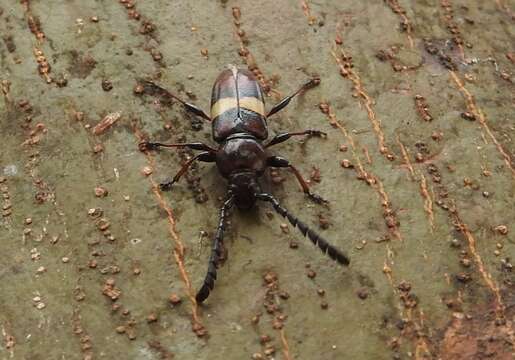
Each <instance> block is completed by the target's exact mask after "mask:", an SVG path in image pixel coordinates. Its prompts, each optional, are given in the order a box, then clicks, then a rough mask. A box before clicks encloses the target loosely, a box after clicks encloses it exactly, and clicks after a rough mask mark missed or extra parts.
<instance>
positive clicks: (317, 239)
mask: <svg viewBox="0 0 515 360" xmlns="http://www.w3.org/2000/svg"><path fill="white" fill-rule="evenodd" d="M256 198H258V199H259V200H263V201H268V202H271V203H272V206H273V207H274V209H275V211H277V212H278V213H279V214H281V216H282V217H284V218H286V219H288V221H289V222H290V224H292V225H293V226H294V227H297V228H298V229H299V230H300V232H301V233H302V234H303V235H304V236H307V237H308V238H309V240H311V242H312V243H313V244H315V245H317V246H318V247H319V248H320V250H322V252H323V253H324V254H327V255H329V257H330V258H331V259H333V260H334V261H336V262H338V263H340V264H342V265H346V266H347V265H349V263H350V260H349V258H348V257H347V256H346V255H345V254H344V253H343V252H341V251H340V250H338V249H337V248H335V247H334V246H332V245H331V244H329V243H328V242H327V241H326V240H325V239H323V238H322V237H321V236H320V235H318V234H317V233H316V232H315V231H313V230H311V229H310V228H309V227H308V226H307V225H306V224H304V223H303V222H302V221H300V220H299V219H297V218H296V217H295V216H293V215H292V214H290V213H289V212H288V210H286V209H285V208H284V207H282V206H281V205H280V204H279V202H278V201H277V199H276V198H274V197H273V196H272V195H270V194H257V195H256Z"/></svg>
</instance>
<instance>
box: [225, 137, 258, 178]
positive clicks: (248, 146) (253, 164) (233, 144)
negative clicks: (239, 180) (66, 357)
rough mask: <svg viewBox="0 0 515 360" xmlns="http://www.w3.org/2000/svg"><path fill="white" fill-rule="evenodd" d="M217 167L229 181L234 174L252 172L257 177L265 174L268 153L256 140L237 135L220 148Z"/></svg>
mask: <svg viewBox="0 0 515 360" xmlns="http://www.w3.org/2000/svg"><path fill="white" fill-rule="evenodd" d="M216 165H217V167H218V169H219V170H220V173H221V174H222V175H223V176H224V177H225V178H227V179H229V178H230V176H231V175H232V174H235V173H242V172H250V173H253V174H254V176H255V177H259V176H261V175H262V174H263V172H264V171H265V168H266V153H265V149H264V148H263V146H262V145H261V143H260V142H259V141H258V140H256V138H254V137H252V136H249V135H244V134H235V135H233V136H230V137H229V138H228V139H227V140H226V141H225V143H224V144H223V145H222V146H221V147H220V149H219V150H218V153H217V155H216Z"/></svg>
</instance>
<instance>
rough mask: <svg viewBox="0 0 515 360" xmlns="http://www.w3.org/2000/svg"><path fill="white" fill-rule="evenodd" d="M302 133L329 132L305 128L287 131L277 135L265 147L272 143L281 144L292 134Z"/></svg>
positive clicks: (313, 134)
mask: <svg viewBox="0 0 515 360" xmlns="http://www.w3.org/2000/svg"><path fill="white" fill-rule="evenodd" d="M301 135H308V136H326V135H327V134H326V133H325V132H323V131H320V130H312V129H309V130H304V131H299V132H287V133H280V134H277V135H275V136H274V137H273V138H272V140H270V142H269V143H268V144H266V145H265V147H269V146H272V145H276V144H280V143H282V142H285V141H286V140H288V139H289V138H291V137H292V136H301Z"/></svg>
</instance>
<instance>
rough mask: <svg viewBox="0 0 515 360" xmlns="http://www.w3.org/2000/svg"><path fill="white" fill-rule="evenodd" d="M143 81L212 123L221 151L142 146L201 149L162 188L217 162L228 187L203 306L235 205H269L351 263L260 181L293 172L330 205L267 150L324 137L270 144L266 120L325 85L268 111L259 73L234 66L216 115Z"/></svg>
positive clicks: (201, 295)
mask: <svg viewBox="0 0 515 360" xmlns="http://www.w3.org/2000/svg"><path fill="white" fill-rule="evenodd" d="M140 81H141V82H142V83H143V84H144V85H145V86H149V87H151V88H152V89H153V90H158V92H159V93H161V94H162V95H166V96H168V97H171V98H172V99H175V100H176V101H178V102H180V103H181V104H182V105H183V106H184V108H185V109H186V111H188V112H191V113H193V114H195V115H197V116H200V117H202V118H204V119H205V120H207V121H210V122H211V124H212V132H213V139H214V141H216V142H217V143H218V144H219V146H218V148H217V149H215V148H213V147H211V146H209V145H207V144H204V143H202V142H192V143H181V144H163V143H159V142H148V141H144V142H141V143H140V144H139V147H140V150H142V151H146V150H155V149H158V148H160V147H169V148H181V147H182V148H184V147H186V148H190V149H193V150H198V151H201V152H200V153H198V154H197V155H196V156H194V157H192V158H191V159H190V160H188V161H187V162H186V163H184V165H183V166H182V167H181V169H180V170H179V171H178V172H177V174H176V175H175V176H174V177H173V179H172V180H171V181H169V182H166V183H161V184H160V188H161V190H170V189H171V187H172V185H173V184H174V183H175V182H177V181H178V180H179V179H180V177H181V176H182V175H183V174H184V173H185V172H186V171H187V170H188V168H189V167H190V166H191V165H192V164H193V162H194V161H197V160H198V161H203V162H214V163H216V166H217V167H218V170H219V172H220V174H221V175H222V176H223V177H224V178H226V179H227V181H228V183H229V185H228V189H227V196H226V198H225V200H224V203H223V205H222V207H221V209H220V218H219V222H218V227H217V230H216V234H215V238H214V240H213V244H212V249H211V256H210V257H209V263H208V269H207V274H206V276H205V279H204V283H203V285H202V287H201V288H200V290H199V291H198V293H197V295H196V300H197V302H198V303H201V302H203V301H204V300H206V299H207V297H208V296H209V293H210V292H211V290H213V287H214V284H215V280H216V273H217V268H218V265H219V262H220V259H221V255H222V242H223V237H224V231H225V221H226V218H227V215H228V211H229V209H230V208H231V207H232V206H233V205H236V206H237V207H238V208H240V209H249V208H251V207H253V206H254V204H255V203H256V201H257V200H261V201H266V202H270V203H271V204H272V207H273V208H274V210H275V211H276V212H278V213H279V214H280V215H281V216H283V217H285V218H286V219H288V221H289V222H290V224H292V225H293V226H294V227H297V228H298V229H299V230H300V232H302V234H303V235H304V236H307V237H308V238H309V239H310V240H311V241H312V242H313V244H315V245H318V247H319V248H320V249H321V250H322V252H324V253H325V254H327V255H329V257H331V259H333V260H335V261H337V262H338V263H340V264H342V265H349V258H348V257H347V256H346V255H345V254H344V253H343V252H342V251H340V250H338V249H337V248H335V247H334V246H332V245H331V244H329V243H328V242H327V241H326V240H325V239H323V238H322V237H321V236H320V235H319V234H317V233H316V232H315V231H313V230H312V229H310V228H309V227H308V226H307V225H306V224H305V223H303V222H302V221H300V220H299V219H297V217H295V216H294V215H292V214H291V213H290V212H289V211H288V210H286V209H285V208H284V207H283V206H281V205H280V203H279V202H278V201H277V199H276V198H275V197H274V196H273V195H271V194H267V193H264V192H263V191H262V190H261V188H260V186H259V183H258V178H259V177H261V176H262V175H263V173H264V172H265V169H266V168H267V167H281V168H289V169H290V170H291V171H292V172H293V174H294V175H295V177H296V178H297V180H298V181H299V183H300V185H301V186H302V189H303V191H304V193H305V194H306V195H307V196H308V197H309V198H310V199H311V200H313V201H315V202H317V203H323V202H326V200H324V199H323V198H322V197H320V196H318V195H316V194H313V193H312V192H311V191H310V190H309V187H308V184H307V183H306V181H305V180H304V179H303V177H302V175H301V174H300V172H299V171H298V170H297V168H295V167H294V166H293V165H292V164H290V162H289V161H288V160H286V159H285V158H282V157H279V156H270V155H268V154H267V151H266V149H267V148H269V147H270V146H272V145H276V144H279V143H282V142H284V141H286V140H288V139H289V138H291V137H292V136H300V135H309V136H321V135H325V134H324V133H323V132H321V131H319V130H311V129H310V130H304V131H299V132H285V133H279V134H277V135H276V136H274V137H273V138H272V139H271V140H270V141H268V142H267V143H266V144H264V143H263V142H264V141H265V140H266V139H267V138H268V128H267V118H268V117H270V116H272V115H273V114H275V113H277V112H278V111H280V110H282V109H283V108H285V107H286V106H287V105H288V104H289V102H290V101H291V100H292V98H294V97H295V96H297V95H298V94H299V93H301V92H303V91H304V90H307V89H309V88H311V87H314V86H316V85H318V84H319V83H320V79H319V78H313V79H311V80H310V81H308V82H306V83H305V84H304V85H302V86H301V87H300V88H299V89H298V90H297V91H295V92H294V93H293V94H291V95H290V96H287V97H285V98H284V99H282V100H281V101H280V102H279V103H277V104H276V105H275V106H274V107H272V109H271V110H270V111H269V112H268V113H266V112H265V103H264V97H263V91H262V90H261V87H260V85H259V83H258V82H257V80H256V78H255V77H254V75H253V74H252V73H251V72H250V71H248V70H243V69H238V68H236V67H235V66H230V67H229V68H228V69H226V70H224V71H222V72H221V73H220V75H219V76H218V78H217V79H216V81H215V83H214V86H213V91H212V95H211V116H208V115H207V114H206V113H205V112H204V111H203V110H201V109H200V108H198V107H197V106H195V105H193V104H190V103H187V102H185V101H183V100H181V99H180V98H178V97H177V96H175V95H173V94H172V93H170V92H168V91H167V90H165V89H163V88H161V87H159V86H157V85H156V84H154V83H152V82H150V81H144V80H140Z"/></svg>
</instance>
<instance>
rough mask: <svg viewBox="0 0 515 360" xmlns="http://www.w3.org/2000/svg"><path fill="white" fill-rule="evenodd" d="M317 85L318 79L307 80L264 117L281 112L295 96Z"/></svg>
mask: <svg viewBox="0 0 515 360" xmlns="http://www.w3.org/2000/svg"><path fill="white" fill-rule="evenodd" d="M318 84H320V78H318V77H317V78H313V79H311V80H309V81H308V82H307V83H305V84H304V85H302V86H301V87H300V88H299V89H298V90H297V91H295V92H294V93H293V94H291V95H290V96H287V97H285V98H284V99H282V100H281V101H279V102H278V103H277V104H275V105H274V107H273V108H272V110H270V111H269V112H268V114H267V115H266V117H269V116H272V115H273V114H275V113H276V112H278V111H281V110H282V109H284V108H285V107H286V105H288V104H289V103H290V101H291V99H293V98H294V97H295V96H297V95H298V94H300V93H301V92H302V91H304V90H307V89H310V88H312V87H314V86H317V85H318Z"/></svg>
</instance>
